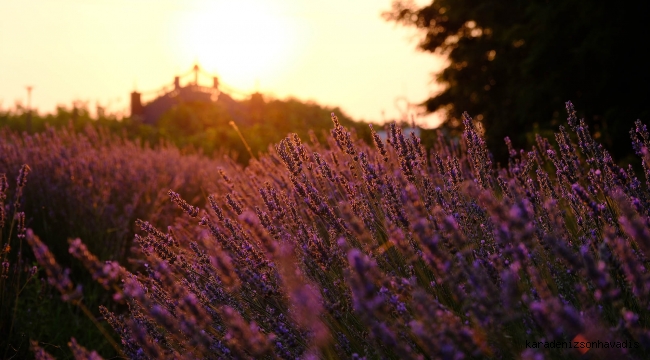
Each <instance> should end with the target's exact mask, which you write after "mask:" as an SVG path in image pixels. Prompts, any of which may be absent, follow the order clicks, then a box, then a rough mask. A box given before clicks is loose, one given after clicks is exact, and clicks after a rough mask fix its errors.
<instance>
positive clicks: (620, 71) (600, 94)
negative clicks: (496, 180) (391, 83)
mask: <svg viewBox="0 0 650 360" xmlns="http://www.w3.org/2000/svg"><path fill="white" fill-rule="evenodd" d="M648 10H649V6H648V2H647V1H622V2H611V1H609V2H606V1H592V0H589V1H587V0H565V1H546V0H529V1H516V0H480V1H479V0H435V1H433V2H432V3H431V4H429V5H426V6H423V7H418V6H417V5H415V4H414V3H413V1H411V0H406V1H404V0H401V1H400V0H398V1H394V2H393V5H392V9H391V10H390V11H388V12H386V13H384V18H385V19H386V20H388V21H395V22H397V23H400V24H403V25H406V26H414V27H416V28H418V29H420V30H422V32H424V34H425V36H424V37H423V38H422V40H421V42H420V43H419V48H420V49H421V50H424V51H429V52H433V53H436V54H440V55H443V56H445V57H447V59H448V66H447V67H446V68H445V69H444V70H443V71H442V72H440V73H439V74H437V76H436V80H437V81H438V82H440V83H442V84H444V85H446V88H445V89H444V90H443V91H442V92H440V93H438V94H437V95H435V96H433V97H431V98H429V99H428V100H426V101H425V102H424V103H423V105H426V107H427V110H428V111H430V112H433V111H437V110H442V111H444V112H445V113H446V118H447V121H446V122H445V126H446V127H448V128H449V129H451V130H458V128H459V127H460V126H461V122H460V121H459V119H460V115H461V114H462V112H463V111H468V112H469V113H470V114H471V115H472V116H473V117H474V118H475V119H476V120H479V121H482V124H483V127H484V129H485V131H486V137H487V140H488V145H489V146H490V147H491V149H492V150H493V151H496V154H497V156H498V157H499V158H501V159H502V158H503V155H504V154H505V150H504V146H503V138H504V137H505V136H510V137H511V139H512V141H513V143H514V145H516V146H519V147H522V146H525V145H526V142H527V140H531V134H532V133H534V132H540V133H542V134H543V133H545V132H546V131H548V130H550V129H552V128H553V127H555V126H556V125H558V124H559V123H560V120H561V118H562V117H563V114H564V113H565V112H564V109H563V107H564V102H565V101H567V100H572V101H573V102H574V104H576V108H577V109H583V110H584V112H583V113H579V114H578V115H580V116H582V117H585V119H586V120H587V123H588V124H590V127H591V129H590V130H592V131H594V132H595V135H596V137H600V138H601V139H600V140H601V141H602V142H604V143H605V144H606V145H607V146H608V147H609V148H610V149H612V150H613V153H614V156H615V157H617V158H619V159H621V158H622V157H624V156H625V155H626V154H628V153H630V152H631V150H632V149H631V148H628V146H627V145H625V146H623V145H621V146H618V144H628V143H629V135H628V131H629V130H630V128H631V127H632V126H633V122H634V121H635V120H636V119H641V120H645V121H647V120H648V117H649V115H650V101H649V100H650V99H648V90H647V86H648V83H649V80H650V76H649V74H650V66H649V65H648V62H647V60H646V58H645V57H644V56H643V55H641V52H642V49H643V48H645V47H647V44H648V43H650V42H649V41H648V39H647V38H648V34H649V33H648V31H647V26H648V23H649V22H648V18H649V15H648V14H649V11H648ZM644 44H645V45H644Z"/></svg>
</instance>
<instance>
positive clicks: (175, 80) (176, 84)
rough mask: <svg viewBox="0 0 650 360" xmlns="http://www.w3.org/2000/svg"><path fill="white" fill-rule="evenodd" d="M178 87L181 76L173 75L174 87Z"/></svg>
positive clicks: (179, 86)
mask: <svg viewBox="0 0 650 360" xmlns="http://www.w3.org/2000/svg"><path fill="white" fill-rule="evenodd" d="M180 88H181V77H180V76H174V89H180Z"/></svg>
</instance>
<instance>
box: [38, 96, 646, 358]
mask: <svg viewBox="0 0 650 360" xmlns="http://www.w3.org/2000/svg"><path fill="white" fill-rule="evenodd" d="M567 109H568V112H569V118H568V124H569V130H570V131H571V133H572V134H573V135H570V133H569V132H568V131H567V130H565V129H564V128H560V132H559V133H558V134H556V139H555V141H556V142H557V146H552V145H551V144H550V142H549V141H547V140H546V139H542V138H541V137H538V139H537V146H535V147H534V148H533V149H532V150H531V151H528V152H526V151H517V150H515V149H512V148H511V147H510V149H509V150H510V155H511V157H510V160H509V162H508V164H507V166H505V167H500V168H497V167H495V165H494V164H493V163H492V161H491V158H490V155H489V153H488V151H487V149H486V147H485V143H484V141H483V139H482V138H481V136H480V135H479V134H478V133H477V131H476V130H475V126H474V125H473V123H472V120H471V119H470V118H469V116H467V115H465V119H464V122H465V127H466V130H465V132H464V135H463V138H462V139H461V141H452V140H450V139H446V138H443V137H440V138H439V141H438V143H437V144H436V145H435V146H434V148H433V149H431V151H430V152H429V153H427V152H426V151H424V149H423V148H422V147H421V146H420V143H419V139H418V138H417V137H415V136H411V137H406V136H404V134H403V133H402V132H401V130H400V129H399V128H398V127H396V126H394V125H393V126H391V127H390V131H389V139H388V140H387V141H386V143H384V142H382V140H381V139H380V138H379V136H375V137H374V138H375V142H376V143H375V145H376V148H375V149H373V148H369V147H368V146H366V145H364V144H362V143H360V142H358V141H356V140H355V139H354V138H353V137H352V136H351V135H350V134H349V133H348V132H347V131H346V130H345V129H344V128H343V127H342V126H340V124H339V123H338V120H337V118H336V116H334V115H332V118H333V121H334V125H335V127H334V129H333V130H332V137H331V138H329V140H328V144H318V143H316V142H314V141H312V144H311V145H307V144H305V143H303V142H302V141H301V140H300V139H299V138H298V137H297V136H290V137H288V138H286V139H285V140H283V141H282V142H280V143H279V144H278V145H277V147H276V151H275V153H272V154H271V155H269V156H266V157H263V158H261V159H260V160H259V161H253V162H251V164H250V165H249V166H248V167H247V168H246V169H245V170H243V171H228V170H226V171H225V172H223V173H222V174H221V175H220V177H219V178H218V179H214V180H215V181H217V182H218V184H217V186H218V187H219V188H221V189H225V190H221V191H219V192H216V193H213V194H212V195H210V196H209V197H208V202H209V205H208V206H206V207H205V208H199V207H196V206H194V205H193V204H192V203H194V201H193V200H192V201H190V202H189V203H188V202H186V201H185V200H183V197H182V196H180V195H179V194H177V193H176V192H174V191H169V196H170V199H171V200H172V202H173V203H175V204H176V205H177V206H178V207H179V208H181V209H183V210H184V211H185V212H186V214H187V215H186V218H185V223H181V222H177V223H175V224H171V225H172V226H170V227H168V228H167V229H166V230H164V231H163V230H160V229H158V228H156V227H155V226H153V225H152V224H151V223H149V222H147V221H143V220H140V221H138V223H137V224H138V226H139V227H140V228H141V229H142V235H140V236H136V237H135V241H136V242H137V244H138V245H139V246H140V252H141V254H139V258H141V259H144V260H143V262H142V267H141V268H140V269H138V270H139V271H134V272H130V271H127V270H126V269H125V268H123V267H120V266H118V265H117V264H116V263H112V262H109V263H101V262H99V261H98V259H97V258H96V257H95V256H93V255H92V254H91V253H90V252H89V251H88V249H87V248H86V246H85V245H84V244H83V243H82V242H81V241H80V240H78V239H77V240H74V241H71V242H70V248H69V251H70V253H71V254H72V255H73V256H75V257H76V258H77V259H79V260H80V261H81V262H83V263H84V265H85V266H86V267H87V268H88V269H89V270H90V272H91V273H92V275H93V277H94V278H95V279H96V280H98V281H99V282H100V283H101V284H103V285H104V286H105V287H107V288H109V289H112V290H113V291H114V294H115V295H114V299H115V301H118V302H123V303H126V304H127V305H128V308H129V311H128V314H126V315H119V314H114V313H111V312H110V311H108V310H106V309H102V312H103V314H104V317H105V319H106V320H107V321H108V322H109V323H110V324H111V326H112V327H113V329H114V330H115V331H116V332H117V333H118V334H119V336H120V338H121V340H122V351H123V353H124V355H126V356H128V357H129V358H135V359H145V358H152V359H159V358H212V359H222V358H275V357H279V358H394V359H398V358H399V359H405V358H416V359H419V358H444V359H461V358H495V359H507V358H524V359H538V358H543V357H549V358H575V357H577V356H580V355H581V354H582V353H585V352H586V354H587V355H585V356H587V357H590V358H646V357H647V356H648V355H649V354H650V332H649V321H650V318H649V315H650V312H649V309H648V302H649V301H648V300H649V299H650V298H649V296H648V295H649V292H650V274H649V273H648V271H647V269H648V266H649V262H648V260H649V258H648V256H647V255H646V254H648V253H649V252H650V203H649V200H650V193H649V192H648V186H647V183H646V184H645V185H644V184H642V183H641V181H640V180H638V179H637V177H636V176H635V174H634V172H633V171H632V169H631V168H630V169H623V168H620V167H619V166H617V165H616V164H615V163H614V162H613V161H612V159H611V157H610V156H609V155H608V153H607V151H606V150H604V149H603V148H602V146H600V145H599V144H597V143H596V142H595V141H594V140H593V139H592V137H591V136H590V134H589V132H588V129H587V126H586V125H585V123H584V121H582V120H580V121H578V119H576V117H575V112H574V111H573V107H572V105H571V104H570V103H567ZM374 135H376V134H374ZM631 135H632V140H633V146H634V149H635V150H636V152H637V154H638V155H639V156H640V157H641V159H642V161H643V162H642V164H643V169H644V171H645V177H646V179H650V168H649V165H650V164H649V163H648V162H649V161H650V153H649V152H648V149H649V148H650V144H649V141H650V136H649V134H648V131H647V130H646V128H645V126H643V125H641V124H640V123H639V124H638V125H637V127H636V129H633V130H632V132H631ZM572 139H574V140H575V141H573V140H572ZM506 143H509V142H508V141H506ZM194 171H201V169H194ZM175 189H177V188H175ZM177 191H178V190H177ZM26 237H27V241H28V242H29V243H30V245H31V246H32V248H33V249H34V252H35V255H36V256H37V258H38V260H39V264H40V265H41V266H42V267H44V268H45V270H46V271H47V273H48V275H49V278H50V282H51V284H52V285H54V286H56V287H57V288H59V290H60V291H61V292H62V293H63V295H64V297H65V298H68V299H71V298H72V299H74V297H75V296H77V295H76V294H75V285H74V284H72V282H71V281H70V280H69V277H68V276H67V275H66V273H65V271H63V270H62V269H61V268H60V267H58V265H56V263H55V262H54V261H53V260H52V259H51V255H50V254H49V253H48V251H47V247H46V246H45V245H44V244H43V243H42V242H40V240H39V239H38V237H36V236H35V235H34V234H33V233H32V232H30V231H27V233H26ZM554 341H560V342H563V343H562V344H564V345H563V346H564V347H566V346H567V344H568V345H569V346H572V345H574V344H582V345H583V347H581V348H578V349H576V348H564V349H558V348H557V347H555V348H548V346H549V344H551V342H554ZM574 341H575V342H574ZM553 344H555V345H556V344H557V343H553ZM85 345H89V344H85ZM544 345H546V346H547V347H546V348H545V346H544ZM605 345H607V346H610V345H611V346H613V347H614V348H610V349H600V348H598V349H597V348H595V347H604V346H605ZM71 346H73V347H76V348H77V349H78V348H79V346H80V345H78V344H77V343H76V342H74V344H72V343H71ZM623 346H625V347H623ZM540 347H541V348H540ZM35 350H36V351H37V354H40V355H43V356H44V351H43V350H42V349H35ZM84 351H85V349H84Z"/></svg>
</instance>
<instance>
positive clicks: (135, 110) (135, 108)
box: [131, 91, 144, 117]
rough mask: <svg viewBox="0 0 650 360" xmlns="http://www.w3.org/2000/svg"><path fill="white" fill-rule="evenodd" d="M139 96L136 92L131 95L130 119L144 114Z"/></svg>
mask: <svg viewBox="0 0 650 360" xmlns="http://www.w3.org/2000/svg"><path fill="white" fill-rule="evenodd" d="M140 95H141V94H140V93H139V92H137V91H134V92H132V93H131V117H136V116H142V114H143V112H144V111H143V110H144V109H143V108H142V100H141V99H140Z"/></svg>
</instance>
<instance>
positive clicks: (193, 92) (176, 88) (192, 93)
mask: <svg viewBox="0 0 650 360" xmlns="http://www.w3.org/2000/svg"><path fill="white" fill-rule="evenodd" d="M192 74H193V75H194V78H193V81H189V82H187V83H186V84H185V86H181V79H182V78H185V77H188V76H191V75H192ZM200 74H204V75H205V74H207V73H205V72H204V71H203V70H201V69H200V68H199V65H194V67H193V68H192V69H191V70H190V71H189V72H187V73H185V74H183V75H181V76H176V77H174V83H173V85H172V86H171V87H169V86H164V87H163V88H161V89H160V90H157V91H155V92H148V93H144V94H143V93H140V92H137V91H133V92H132V93H131V118H133V119H139V120H140V121H142V122H143V123H145V124H150V125H155V124H156V123H157V122H158V120H159V119H160V117H161V116H162V115H163V114H165V113H166V112H167V111H169V110H171V109H172V108H173V107H174V106H176V105H178V104H180V103H186V102H216V101H217V100H218V99H219V98H220V95H222V94H221V91H220V90H219V78H217V77H216V76H213V75H211V74H207V75H208V76H209V77H211V78H212V86H203V85H199V75H200ZM152 93H156V94H157V95H158V96H157V97H156V98H155V99H153V100H152V101H150V102H148V103H146V104H145V103H143V100H142V97H143V95H150V94H152ZM224 95H225V94H224ZM224 97H225V98H228V99H223V100H225V101H226V102H228V100H230V101H233V100H232V98H230V97H229V96H227V95H226V96H224Z"/></svg>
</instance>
